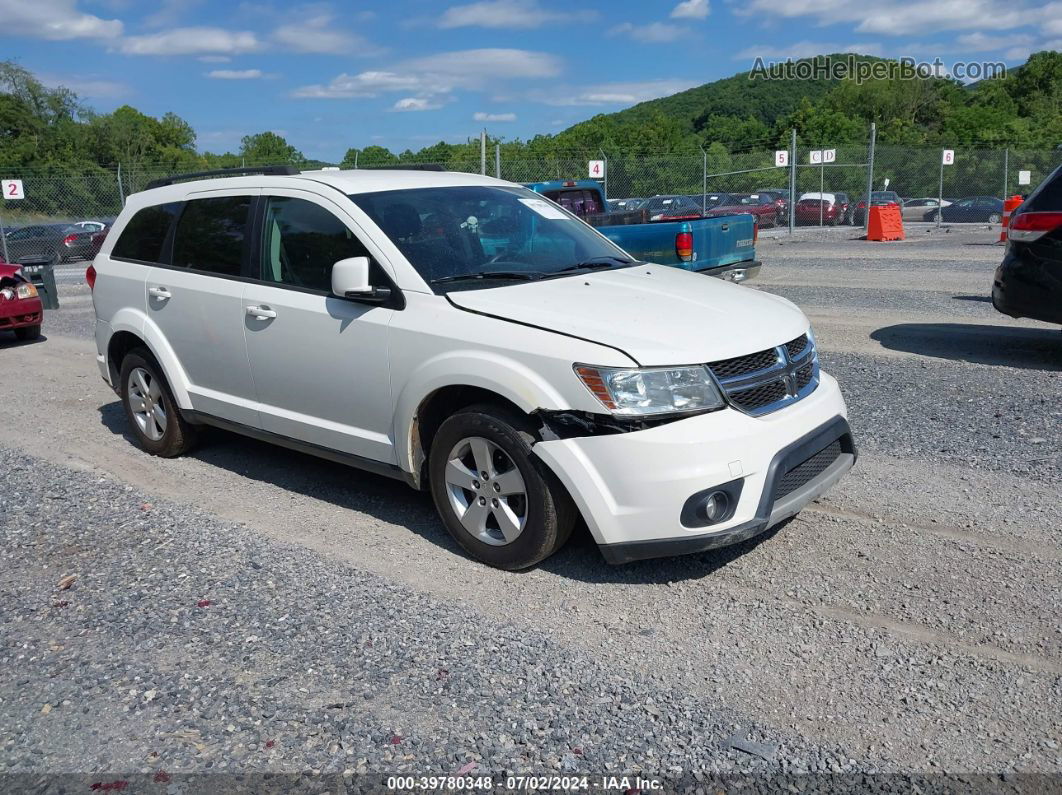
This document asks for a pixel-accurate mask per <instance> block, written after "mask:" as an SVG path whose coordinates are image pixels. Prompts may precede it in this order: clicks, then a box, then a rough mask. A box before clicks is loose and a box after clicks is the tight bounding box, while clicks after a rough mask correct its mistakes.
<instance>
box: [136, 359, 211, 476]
mask: <svg viewBox="0 0 1062 795" xmlns="http://www.w3.org/2000/svg"><path fill="white" fill-rule="evenodd" d="M119 384H120V390H121V391H120V393H119V394H120V395H121V398H122V406H123V408H125V416H126V419H128V420H129V425H130V426H131V427H132V429H133V435H134V436H135V437H136V440H137V443H138V444H139V445H140V446H141V447H142V448H143V449H144V451H145V452H148V453H150V454H151V455H157V456H161V457H163V458H175V457H176V456H179V455H183V454H184V453H186V452H187V451H188V450H190V449H191V448H192V446H193V445H194V444H195V442H196V440H197V439H198V436H199V431H198V429H197V428H196V427H195V426H194V425H191V424H189V423H188V422H187V421H185V419H184V417H183V416H182V415H181V410H180V408H178V406H177V401H175V400H174V399H173V393H172V392H171V391H170V385H169V384H168V383H167V382H166V378H165V376H163V375H162V368H161V367H159V365H158V362H156V361H155V357H154V356H152V355H151V353H150V352H149V351H148V350H147V349H146V348H135V349H133V350H132V351H130V352H129V353H127V354H126V356H125V358H124V359H122V370H121V376H120V378H119Z"/></svg>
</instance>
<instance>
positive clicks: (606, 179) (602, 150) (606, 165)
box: [597, 149, 608, 199]
mask: <svg viewBox="0 0 1062 795" xmlns="http://www.w3.org/2000/svg"><path fill="white" fill-rule="evenodd" d="M597 151H599V152H600V153H601V159H602V160H604V161H605V180H604V181H605V184H604V185H603V186H602V187H603V188H604V191H605V198H606V199H607V198H608V155H606V154H605V150H604V149H598V150H597Z"/></svg>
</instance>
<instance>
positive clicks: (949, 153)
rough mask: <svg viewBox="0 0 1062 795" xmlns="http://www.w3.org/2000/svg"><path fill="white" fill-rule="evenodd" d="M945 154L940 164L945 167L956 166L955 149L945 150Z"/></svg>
mask: <svg viewBox="0 0 1062 795" xmlns="http://www.w3.org/2000/svg"><path fill="white" fill-rule="evenodd" d="M943 152H944V153H943V156H942V158H941V161H940V162H941V163H943V164H944V165H945V166H951V165H954V164H955V150H954V149H945V150H943Z"/></svg>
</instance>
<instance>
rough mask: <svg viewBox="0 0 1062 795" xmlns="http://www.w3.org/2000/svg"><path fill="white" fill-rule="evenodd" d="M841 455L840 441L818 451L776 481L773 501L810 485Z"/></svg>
mask: <svg viewBox="0 0 1062 795" xmlns="http://www.w3.org/2000/svg"><path fill="white" fill-rule="evenodd" d="M840 454H841V440H840V439H837V440H836V441H834V442H833V443H832V444H829V445H827V446H826V447H824V448H822V449H821V450H819V452H817V453H815V454H814V455H813V456H811V457H810V458H808V459H806V460H805V461H802V462H801V463H799V464H797V465H796V466H795V467H793V468H792V469H790V470H789V471H788V472H786V473H785V474H784V475H782V477H781V478H779V480H778V489H777V490H776V491H775V494H774V499H775V500H780V499H781V498H782V497H784V496H786V495H787V494H791V493H792V492H794V491H796V490H797V489H799V488H800V487H801V486H804V485H806V484H808V483H810V482H811V481H812V480H814V479H815V478H817V477H818V476H819V475H821V474H822V473H823V472H825V471H826V470H827V469H828V468H829V466H830V464H832V463H833V462H834V461H836V460H837V456H839V455H840Z"/></svg>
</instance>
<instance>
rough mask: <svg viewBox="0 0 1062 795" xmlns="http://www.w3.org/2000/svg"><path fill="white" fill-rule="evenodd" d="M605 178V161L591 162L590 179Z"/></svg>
mask: <svg viewBox="0 0 1062 795" xmlns="http://www.w3.org/2000/svg"><path fill="white" fill-rule="evenodd" d="M604 176H605V161H604V160H591V161H590V178H591V179H601V178H602V177H604Z"/></svg>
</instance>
